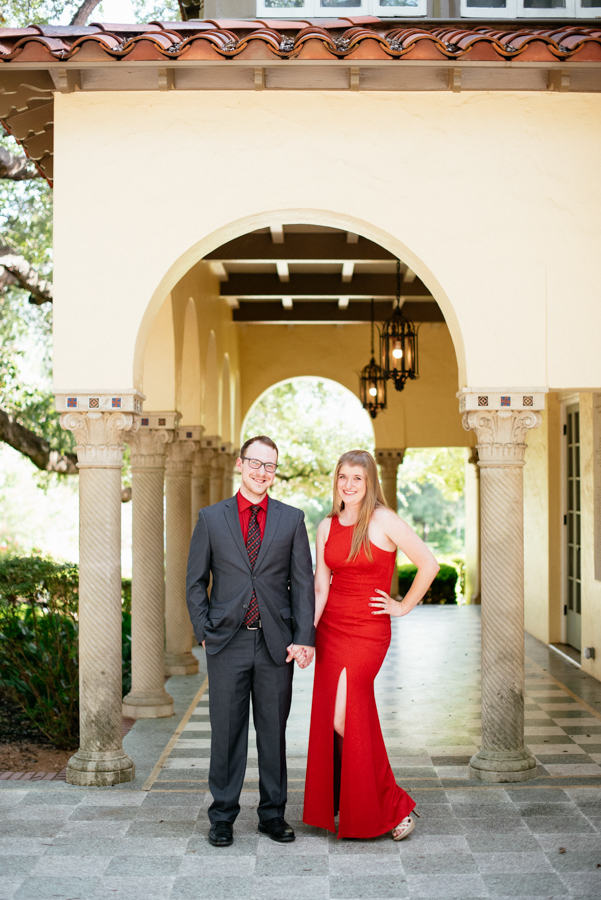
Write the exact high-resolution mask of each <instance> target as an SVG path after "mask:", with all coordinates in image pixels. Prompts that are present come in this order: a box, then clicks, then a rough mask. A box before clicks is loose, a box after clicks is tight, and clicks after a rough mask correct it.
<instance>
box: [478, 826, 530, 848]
mask: <svg viewBox="0 0 601 900" xmlns="http://www.w3.org/2000/svg"><path fill="white" fill-rule="evenodd" d="M466 841H467V844H468V846H469V848H470V850H471V851H472V853H520V852H523V853H538V852H539V851H540V849H541V847H540V843H539V841H538V840H537V838H536V837H535V836H534V835H533V834H530V833H529V832H528V831H527V830H526V829H519V830H518V831H516V832H513V833H512V832H510V833H509V834H490V833H487V834H481V833H478V832H475V833H473V834H467V835H466Z"/></svg>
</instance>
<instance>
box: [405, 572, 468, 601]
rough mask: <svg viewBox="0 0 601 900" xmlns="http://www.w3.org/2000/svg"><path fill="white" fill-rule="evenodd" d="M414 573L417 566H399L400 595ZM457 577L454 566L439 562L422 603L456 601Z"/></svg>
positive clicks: (409, 583)
mask: <svg viewBox="0 0 601 900" xmlns="http://www.w3.org/2000/svg"><path fill="white" fill-rule="evenodd" d="M416 573H417V566H414V565H408V566H399V594H400V595H401V596H402V597H404V596H405V594H406V593H407V591H408V590H409V588H410V587H411V584H412V582H413V579H414V578H415V575H416ZM457 577H458V576H457V569H456V568H455V567H454V566H448V565H446V563H441V564H440V571H439V573H438V575H437V576H436V578H435V579H434V581H433V582H432V584H431V586H430V588H429V590H428V592H427V593H426V596H425V597H424V603H440V604H443V603H457V596H456V594H455V585H456V584H457Z"/></svg>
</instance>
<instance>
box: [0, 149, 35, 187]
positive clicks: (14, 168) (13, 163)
mask: <svg viewBox="0 0 601 900" xmlns="http://www.w3.org/2000/svg"><path fill="white" fill-rule="evenodd" d="M30 166H31V160H29V159H27V157H26V156H15V154H14V153H11V152H10V151H9V150H6V149H5V148H4V147H0V178H8V179H10V180H11V181H29V180H30V179H32V178H41V177H42V176H41V175H40V173H39V172H38V170H37V169H36V168H31V167H30Z"/></svg>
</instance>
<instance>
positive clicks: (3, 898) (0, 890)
mask: <svg viewBox="0 0 601 900" xmlns="http://www.w3.org/2000/svg"><path fill="white" fill-rule="evenodd" d="M22 883H23V879H22V878H17V877H16V876H15V877H5V876H4V875H3V874H2V875H0V900H12V898H13V897H14V896H15V894H16V892H17V890H18V889H19V888H20V887H21V885H22Z"/></svg>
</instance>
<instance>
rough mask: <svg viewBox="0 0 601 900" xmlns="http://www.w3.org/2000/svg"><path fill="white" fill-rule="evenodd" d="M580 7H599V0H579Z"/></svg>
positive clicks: (600, 4) (600, 1)
mask: <svg viewBox="0 0 601 900" xmlns="http://www.w3.org/2000/svg"><path fill="white" fill-rule="evenodd" d="M580 6H581V7H582V9H599V7H600V6H601V0H580Z"/></svg>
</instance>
